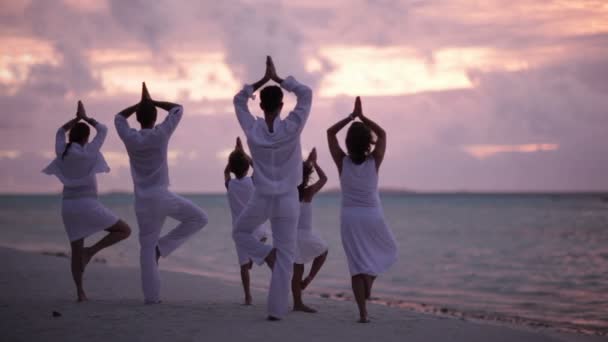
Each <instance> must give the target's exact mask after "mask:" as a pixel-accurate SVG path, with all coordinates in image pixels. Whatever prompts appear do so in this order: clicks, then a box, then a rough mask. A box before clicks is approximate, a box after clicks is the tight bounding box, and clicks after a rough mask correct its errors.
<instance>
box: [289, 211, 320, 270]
mask: <svg viewBox="0 0 608 342" xmlns="http://www.w3.org/2000/svg"><path fill="white" fill-rule="evenodd" d="M326 251H327V243H325V241H323V239H321V237H320V236H319V235H317V233H316V232H315V231H314V230H313V229H312V205H311V203H310V202H300V218H299V219H298V231H297V243H296V258H295V263H296V264H306V263H309V262H311V261H313V260H314V259H315V258H316V257H318V256H319V255H321V254H323V253H325V252H326Z"/></svg>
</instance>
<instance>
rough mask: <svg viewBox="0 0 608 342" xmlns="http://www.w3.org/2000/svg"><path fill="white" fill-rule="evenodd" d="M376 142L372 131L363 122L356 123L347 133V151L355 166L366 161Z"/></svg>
mask: <svg viewBox="0 0 608 342" xmlns="http://www.w3.org/2000/svg"><path fill="white" fill-rule="evenodd" d="M375 143H376V141H375V140H374V135H373V134H372V130H371V129H370V128H369V127H368V126H367V125H365V124H364V123H363V122H359V121H355V122H353V123H352V124H351V125H350V127H349V128H348V132H347V133H346V150H347V151H348V156H349V157H350V159H352V161H353V162H354V163H355V164H361V163H363V162H364V161H365V159H366V158H367V156H368V154H369V153H370V152H371V150H372V145H374V144H375Z"/></svg>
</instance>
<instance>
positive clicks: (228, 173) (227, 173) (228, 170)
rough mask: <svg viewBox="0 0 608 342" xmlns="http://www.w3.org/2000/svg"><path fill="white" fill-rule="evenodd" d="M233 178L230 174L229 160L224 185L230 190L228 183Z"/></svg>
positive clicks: (225, 169) (225, 170)
mask: <svg viewBox="0 0 608 342" xmlns="http://www.w3.org/2000/svg"><path fill="white" fill-rule="evenodd" d="M231 179H232V177H231V176H230V161H228V162H227V163H226V167H225V168H224V186H225V187H226V190H228V183H230V180H231Z"/></svg>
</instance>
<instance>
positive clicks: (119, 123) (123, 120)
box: [114, 104, 139, 141]
mask: <svg viewBox="0 0 608 342" xmlns="http://www.w3.org/2000/svg"><path fill="white" fill-rule="evenodd" d="M138 105H139V104H134V105H132V106H130V107H127V108H125V109H123V110H122V111H120V112H119V113H118V114H116V116H115V117H114V126H115V127H116V132H118V136H119V137H120V139H122V140H123V141H126V140H127V139H128V138H129V136H130V135H132V134H133V131H132V130H131V126H129V121H128V120H127V119H128V118H129V117H130V116H131V115H133V113H135V111H136V110H137V106H138Z"/></svg>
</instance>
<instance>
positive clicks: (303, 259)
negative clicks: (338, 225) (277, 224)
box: [291, 148, 328, 313]
mask: <svg viewBox="0 0 608 342" xmlns="http://www.w3.org/2000/svg"><path fill="white" fill-rule="evenodd" d="M313 171H314V172H316V173H317V175H318V177H319V179H318V180H317V181H316V182H315V183H313V184H308V183H309V182H310V176H311V175H312V173H313ZM325 183H327V176H326V175H325V172H323V169H321V167H320V166H319V164H317V149H315V148H313V149H312V151H311V152H310V154H309V155H308V158H307V159H306V161H304V162H303V163H302V183H301V184H300V185H298V195H299V198H300V219H299V220H298V231H297V244H296V258H295V263H294V265H293V278H292V279H291V293H292V295H293V310H294V311H302V312H309V313H315V312H317V310H315V309H313V308H311V307H310V306H308V305H306V304H304V302H303V301H302V292H303V291H304V289H306V287H308V285H310V283H311V282H312V281H313V279H314V278H315V277H316V275H317V273H319V271H320V270H321V267H323V264H324V263H325V259H327V252H328V249H327V243H325V241H323V239H321V237H319V235H317V233H316V232H315V231H314V230H313V229H312V204H311V202H312V199H313V197H314V196H315V195H316V194H317V193H318V192H319V191H321V189H322V188H323V186H324V185H325ZM311 261H312V266H311V268H310V272H309V273H308V275H307V276H306V277H305V278H304V264H307V263H309V262H311Z"/></svg>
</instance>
